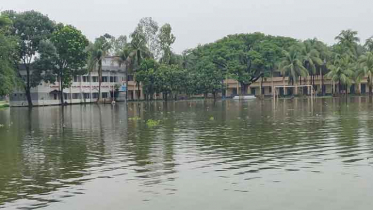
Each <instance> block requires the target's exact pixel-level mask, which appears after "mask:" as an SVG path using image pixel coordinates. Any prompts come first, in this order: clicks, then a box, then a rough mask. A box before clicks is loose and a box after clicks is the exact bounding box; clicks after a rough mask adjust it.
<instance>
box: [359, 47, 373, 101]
mask: <svg viewBox="0 0 373 210" xmlns="http://www.w3.org/2000/svg"><path fill="white" fill-rule="evenodd" d="M359 64H360V66H359V67H360V68H359V70H358V71H357V78H358V80H361V79H362V78H363V77H365V76H367V77H368V85H369V95H372V86H373V84H372V76H373V52H367V53H366V54H364V55H362V56H360V58H359Z"/></svg>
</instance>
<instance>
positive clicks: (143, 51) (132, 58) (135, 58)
mask: <svg viewBox="0 0 373 210" xmlns="http://www.w3.org/2000/svg"><path fill="white" fill-rule="evenodd" d="M130 37H131V39H132V40H131V43H130V47H129V49H130V54H129V57H128V62H131V63H133V64H134V65H135V67H134V68H133V70H134V72H135V73H136V69H138V68H140V66H141V61H142V60H143V59H144V58H149V57H152V55H151V52H150V51H149V48H148V47H147V40H146V37H145V35H144V34H143V33H141V31H139V30H138V29H136V30H135V31H134V32H133V33H132V34H131V36H130ZM135 76H136V74H135ZM135 81H136V84H137V90H138V94H139V95H138V98H140V82H139V81H137V80H136V79H135Z"/></svg>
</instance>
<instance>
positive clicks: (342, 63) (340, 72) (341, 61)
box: [327, 55, 355, 94]
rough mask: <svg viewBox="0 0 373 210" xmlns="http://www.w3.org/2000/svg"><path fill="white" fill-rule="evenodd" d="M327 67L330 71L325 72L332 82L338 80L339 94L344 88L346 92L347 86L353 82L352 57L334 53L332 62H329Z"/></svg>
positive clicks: (353, 68) (353, 65)
mask: <svg viewBox="0 0 373 210" xmlns="http://www.w3.org/2000/svg"><path fill="white" fill-rule="evenodd" d="M328 68H329V69H330V72H329V73H328V74H327V77H328V78H329V79H331V80H332V81H334V82H338V90H339V93H340V94H341V93H342V89H344V88H345V90H346V93H347V92H348V90H347V88H348V87H350V86H351V85H352V83H353V76H354V71H355V64H354V62H353V58H351V57H350V56H349V55H336V57H335V58H334V61H333V64H330V65H329V67H328Z"/></svg>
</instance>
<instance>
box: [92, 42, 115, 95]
mask: <svg viewBox="0 0 373 210" xmlns="http://www.w3.org/2000/svg"><path fill="white" fill-rule="evenodd" d="M106 38H107V37H106V36H101V37H99V38H97V39H96V41H95V43H93V44H91V45H90V46H89V47H88V53H89V57H88V70H89V72H92V71H94V70H96V69H97V71H98V82H99V85H98V99H97V102H100V101H101V83H102V60H103V59H104V58H105V57H106V56H107V55H108V54H109V50H110V48H111V45H110V42H108V41H107V40H106Z"/></svg>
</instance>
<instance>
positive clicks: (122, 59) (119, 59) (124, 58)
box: [114, 45, 133, 100]
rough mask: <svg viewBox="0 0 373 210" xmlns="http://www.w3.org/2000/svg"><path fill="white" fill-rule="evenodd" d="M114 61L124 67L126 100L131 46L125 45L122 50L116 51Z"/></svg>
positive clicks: (130, 66) (130, 67) (130, 65)
mask: <svg viewBox="0 0 373 210" xmlns="http://www.w3.org/2000/svg"><path fill="white" fill-rule="evenodd" d="M114 62H116V63H117V64H118V65H119V67H122V66H123V67H124V68H125V75H126V100H128V74H129V73H130V71H131V70H132V67H133V65H132V59H131V48H130V46H129V45H127V46H125V47H124V48H123V49H122V50H120V51H118V52H116V56H115V57H114Z"/></svg>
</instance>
